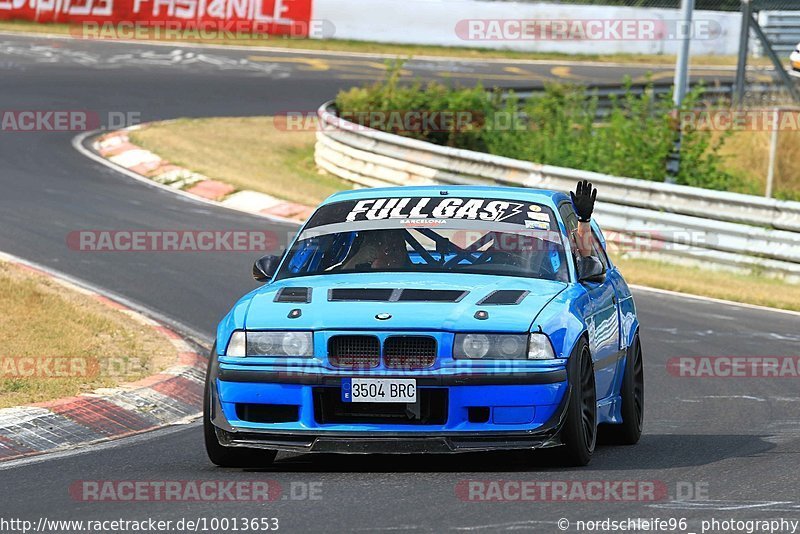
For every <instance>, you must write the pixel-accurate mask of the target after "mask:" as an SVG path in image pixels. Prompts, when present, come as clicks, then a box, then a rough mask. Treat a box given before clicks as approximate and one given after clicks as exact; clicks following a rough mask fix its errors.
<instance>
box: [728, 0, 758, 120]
mask: <svg viewBox="0 0 800 534" xmlns="http://www.w3.org/2000/svg"><path fill="white" fill-rule="evenodd" d="M752 18H753V15H752V8H751V6H750V0H742V28H741V31H740V33H739V61H738V62H737V63H736V83H734V85H733V102H734V103H735V104H736V106H741V105H742V102H743V101H744V86H745V75H746V74H747V52H748V50H747V48H748V46H749V41H750V22H749V21H750V20H751V19H752Z"/></svg>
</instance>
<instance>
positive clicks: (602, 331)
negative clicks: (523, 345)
mask: <svg viewBox="0 0 800 534" xmlns="http://www.w3.org/2000/svg"><path fill="white" fill-rule="evenodd" d="M560 211H561V216H562V217H563V219H564V224H565V225H566V228H567V231H568V232H569V234H570V241H571V244H572V249H573V252H574V253H575V254H577V246H576V244H575V240H574V232H575V231H577V228H578V217H577V216H576V215H575V211H574V209H573V208H572V205H571V204H569V203H565V204H562V205H561V206H560ZM592 249H593V251H592V255H593V256H596V257H597V258H599V259H600V261H601V262H602V263H603V265H604V266H605V268H606V269H608V268H609V261H608V256H607V255H606V253H605V250H604V249H603V247H602V245H601V244H600V241H599V239H598V238H597V235H596V234H595V232H594V230H592ZM573 259H574V258H573ZM581 285H583V287H584V289H585V290H586V292H587V293H588V295H589V300H590V306H589V314H588V316H587V317H586V324H587V328H588V330H589V350H590V351H591V353H592V360H593V361H594V370H595V382H596V387H597V398H598V399H604V398H606V397H608V396H609V395H611V393H612V391H613V389H614V376H615V374H616V363H617V359H618V357H619V353H620V342H619V340H620V333H619V332H620V329H619V312H618V305H617V295H616V291H615V289H614V284H613V283H612V282H611V280H610V279H609V278H608V277H606V278H605V279H604V280H603V282H582V283H581Z"/></svg>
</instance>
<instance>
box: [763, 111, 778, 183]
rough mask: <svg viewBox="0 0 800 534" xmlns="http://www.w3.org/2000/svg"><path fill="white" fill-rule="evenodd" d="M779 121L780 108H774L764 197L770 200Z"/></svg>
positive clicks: (773, 179)
mask: <svg viewBox="0 0 800 534" xmlns="http://www.w3.org/2000/svg"><path fill="white" fill-rule="evenodd" d="M780 120H781V108H778V107H776V108H775V110H774V111H773V115H772V136H771V138H770V143H769V169H768V170H767V190H766V192H765V193H764V196H765V197H767V198H772V188H773V184H774V183H775V159H776V155H777V154H778V127H779V125H780Z"/></svg>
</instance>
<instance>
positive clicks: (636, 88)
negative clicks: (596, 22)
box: [503, 82, 786, 116]
mask: <svg viewBox="0 0 800 534" xmlns="http://www.w3.org/2000/svg"><path fill="white" fill-rule="evenodd" d="M699 86H700V84H699V83H697V82H695V83H692V86H691V88H692V89H695V88H697V87H699ZM702 86H703V93H702V95H701V96H700V100H701V101H702V102H703V103H704V104H708V105H719V104H727V103H730V102H732V101H733V97H734V87H733V82H726V83H704V84H702ZM645 91H651V92H652V93H653V95H654V96H656V97H666V96H668V95H671V94H672V84H671V83H670V84H653V85H646V84H636V85H632V86H631V87H630V88H625V87H620V86H619V85H611V86H606V85H598V86H587V87H586V93H587V94H589V95H596V96H597V110H598V115H600V116H605V115H606V114H607V113H608V111H609V110H610V109H611V106H612V101H613V100H614V99H618V100H619V99H622V98H623V97H624V96H625V95H627V94H631V95H634V96H641V95H643V94H644V93H645ZM542 92H543V89H542V88H540V87H534V88H527V87H525V88H507V89H504V90H503V97H504V98H508V97H509V95H510V94H511V93H513V94H514V95H515V96H516V97H517V98H519V100H520V102H524V101H525V100H527V99H529V98H532V97H534V96H536V95H539V94H541V93H542ZM746 98H747V100H748V101H753V102H758V103H764V102H777V101H783V100H786V95H785V90H784V89H783V88H782V87H781V86H780V85H779V84H766V83H751V84H748V85H747V87H746Z"/></svg>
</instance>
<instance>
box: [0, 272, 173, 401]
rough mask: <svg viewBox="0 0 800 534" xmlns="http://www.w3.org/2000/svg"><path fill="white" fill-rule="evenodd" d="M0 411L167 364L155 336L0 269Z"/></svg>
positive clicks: (25, 275) (115, 314)
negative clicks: (1, 345)
mask: <svg viewBox="0 0 800 534" xmlns="http://www.w3.org/2000/svg"><path fill="white" fill-rule="evenodd" d="M0 309H2V310H3V313H2V314H0V339H2V340H3V351H2V353H1V354H0V408H6V407H9V406H17V405H22V404H30V403H35V402H43V401H47V400H53V399H58V398H62V397H70V396H74V395H78V394H80V393H85V392H88V391H92V390H94V389H97V388H101V387H111V386H115V385H117V384H120V383H123V382H129V381H133V380H138V379H140V378H143V377H145V376H149V375H151V374H154V373H157V372H158V371H160V370H162V369H164V368H166V367H168V366H169V365H171V364H172V363H174V362H175V360H176V357H177V352H176V350H175V349H174V348H173V345H172V344H171V343H170V342H169V340H168V339H167V338H166V337H165V336H163V335H162V334H160V333H158V332H156V331H155V330H153V329H152V328H150V327H147V326H143V325H139V324H138V323H135V322H133V321H131V319H130V317H128V316H127V315H125V314H124V313H122V312H120V311H118V310H116V309H113V308H111V307H109V306H108V305H106V304H103V303H102V302H99V301H97V300H95V299H93V298H92V297H91V296H87V295H84V294H81V293H77V292H74V291H72V290H69V289H66V288H65V287H64V286H62V285H60V284H58V283H57V282H55V281H53V280H51V279H50V278H48V277H46V276H42V275H39V274H36V273H32V272H29V271H28V270H25V269H22V268H20V267H18V266H16V265H13V264H10V263H4V262H0Z"/></svg>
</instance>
